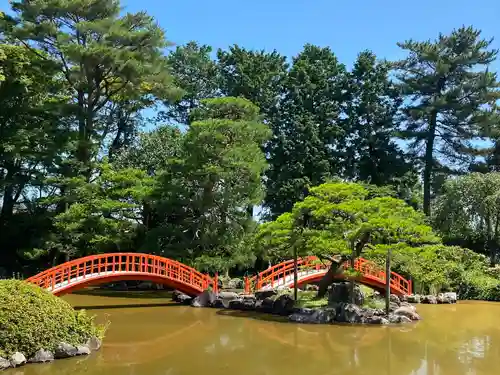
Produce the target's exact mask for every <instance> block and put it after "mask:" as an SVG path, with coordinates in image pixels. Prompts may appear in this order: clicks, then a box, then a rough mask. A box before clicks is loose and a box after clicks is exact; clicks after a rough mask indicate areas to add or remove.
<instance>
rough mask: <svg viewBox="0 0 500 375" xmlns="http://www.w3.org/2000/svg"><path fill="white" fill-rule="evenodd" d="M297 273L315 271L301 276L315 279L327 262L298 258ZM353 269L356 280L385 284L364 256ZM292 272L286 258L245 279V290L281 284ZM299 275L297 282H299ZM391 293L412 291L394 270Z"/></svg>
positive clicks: (348, 265)
mask: <svg viewBox="0 0 500 375" xmlns="http://www.w3.org/2000/svg"><path fill="white" fill-rule="evenodd" d="M297 263H298V271H299V273H301V272H304V271H317V272H311V273H310V274H309V275H306V276H303V277H302V279H304V278H307V279H308V281H317V280H315V279H318V280H319V279H320V278H321V277H322V276H323V275H324V274H325V273H326V271H327V270H328V268H329V266H330V265H329V264H325V263H322V262H321V261H320V260H319V259H318V258H317V257H314V256H310V257H305V258H299V259H298V262H297ZM343 267H344V269H346V270H347V269H349V268H350V264H349V263H345V264H344V266H343ZM354 269H355V270H356V271H358V272H359V273H360V276H353V278H354V279H356V280H357V281H358V282H360V283H362V284H367V285H370V286H373V287H376V288H378V289H383V288H384V287H385V284H386V274H385V272H384V271H382V270H381V269H380V267H379V266H378V265H376V264H375V263H373V262H371V261H369V260H366V259H364V258H357V259H356V260H355V262H354ZM293 272H294V265H293V260H287V261H284V262H282V263H278V264H276V265H274V266H272V267H270V268H268V269H267V270H264V271H262V272H260V273H259V274H257V275H256V276H253V277H251V278H246V279H245V291H246V292H247V293H248V292H250V290H251V289H252V285H253V289H254V290H261V289H262V288H264V287H266V286H270V287H271V288H274V287H277V286H279V285H283V279H285V278H286V277H288V276H290V277H291V276H292V275H293ZM341 277H343V278H349V277H348V276H346V275H341ZM301 281H303V280H301V277H299V282H301ZM390 287H391V293H394V294H399V295H401V294H404V295H408V294H411V293H412V283H411V281H409V280H406V279H405V278H404V277H403V276H401V275H399V274H397V273H396V272H391V285H390Z"/></svg>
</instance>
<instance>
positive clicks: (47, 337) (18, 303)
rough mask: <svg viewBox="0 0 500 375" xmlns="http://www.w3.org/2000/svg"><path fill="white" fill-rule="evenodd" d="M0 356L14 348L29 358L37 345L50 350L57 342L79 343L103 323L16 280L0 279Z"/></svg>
mask: <svg viewBox="0 0 500 375" xmlns="http://www.w3.org/2000/svg"><path fill="white" fill-rule="evenodd" d="M0 300H1V301H2V304H1V305H0V330H1V331H2V334H1V335H0V356H2V357H7V356H8V355H11V354H13V353H14V352H16V351H19V352H21V353H23V354H24V355H25V356H26V357H27V358H30V357H31V356H33V354H35V352H36V351H37V350H39V349H46V350H51V351H54V350H55V349H56V347H57V345H58V344H59V343H61V342H66V343H68V344H72V345H82V344H85V343H86V342H87V340H88V339H89V338H90V337H92V336H96V337H98V338H102V337H103V335H104V327H97V326H95V325H94V324H93V319H92V318H91V317H89V316H87V315H86V313H85V311H83V310H80V311H75V310H74V309H73V308H72V307H71V306H70V305H69V304H68V303H67V302H65V301H63V300H62V299H60V298H58V297H55V296H53V295H52V294H50V293H48V292H46V291H44V290H42V289H40V288H39V287H37V286H34V285H30V284H28V283H25V282H24V281H18V280H0Z"/></svg>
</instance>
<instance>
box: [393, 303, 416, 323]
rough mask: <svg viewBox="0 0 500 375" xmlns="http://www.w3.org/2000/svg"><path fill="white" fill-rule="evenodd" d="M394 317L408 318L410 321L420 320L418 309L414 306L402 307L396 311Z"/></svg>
mask: <svg viewBox="0 0 500 375" xmlns="http://www.w3.org/2000/svg"><path fill="white" fill-rule="evenodd" d="M394 315H400V316H406V317H407V318H408V319H410V320H420V319H421V318H420V315H418V314H417V309H415V306H412V305H409V304H408V305H402V306H400V307H398V308H397V309H396V310H394Z"/></svg>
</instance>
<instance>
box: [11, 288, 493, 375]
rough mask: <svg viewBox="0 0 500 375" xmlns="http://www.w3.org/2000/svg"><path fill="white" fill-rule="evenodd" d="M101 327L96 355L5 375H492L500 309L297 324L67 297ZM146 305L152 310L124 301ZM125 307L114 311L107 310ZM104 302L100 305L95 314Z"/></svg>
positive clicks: (462, 308) (434, 310)
mask: <svg viewBox="0 0 500 375" xmlns="http://www.w3.org/2000/svg"><path fill="white" fill-rule="evenodd" d="M65 298H67V299H68V301H70V302H71V303H72V304H74V305H78V306H99V309H95V310H93V312H94V313H95V314H96V315H97V319H98V320H100V321H105V320H107V319H109V320H110V321H111V326H110V329H109V331H108V334H107V337H106V340H105V345H104V347H103V348H102V349H101V351H99V352H97V353H95V354H93V355H91V356H89V357H85V358H83V357H82V358H74V359H69V360H59V361H56V362H54V363H52V364H48V365H30V366H26V367H22V368H19V369H14V370H9V371H7V372H6V374H7V375H13V374H16V375H38V374H47V375H70V374H71V375H79V374H88V375H105V374H106V375H107V374H110V373H116V374H123V375H167V374H168V375H183V374H186V375H187V374H189V375H192V374H205V375H221V374H239V375H283V374H287V375H299V374H300V375H303V374H314V375H364V374H366V375H368V374H369V375H374V374H375V375H494V374H498V373H499V372H498V371H497V370H498V369H497V362H498V358H500V357H499V356H500V330H499V329H498V328H497V316H499V313H500V305H496V304H494V303H460V304H458V305H456V306H445V305H439V306H429V305H422V306H419V311H420V313H421V315H422V316H423V318H424V320H423V321H421V322H418V323H417V324H412V325H405V326H395V327H378V326H347V325H345V326H324V325H297V324H289V323H286V322H277V321H269V320H263V318H264V317H262V316H259V315H252V316H249V315H248V314H244V313H238V312H226V311H224V312H218V311H216V310H211V309H194V308H189V307H182V306H175V305H174V306H172V305H163V304H162V303H159V302H166V300H165V301H158V298H155V299H151V300H147V299H144V298H142V299H131V298H127V299H126V301H125V299H124V298H119V297H96V296H85V295H70V296H67V297H65ZM148 303H151V304H154V305H155V306H156V307H142V306H141V307H133V306H131V305H140V304H142V305H143V304H148ZM117 305H126V307H123V308H111V307H113V306H117ZM103 306H108V307H109V308H104V307H103Z"/></svg>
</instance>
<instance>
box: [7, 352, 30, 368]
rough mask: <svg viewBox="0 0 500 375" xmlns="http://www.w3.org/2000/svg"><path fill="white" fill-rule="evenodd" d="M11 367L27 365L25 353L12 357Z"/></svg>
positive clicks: (16, 353)
mask: <svg viewBox="0 0 500 375" xmlns="http://www.w3.org/2000/svg"><path fill="white" fill-rule="evenodd" d="M9 359H10V365H11V366H12V367H17V366H21V365H24V364H25V363H26V357H25V356H24V354H23V353H19V352H15V353H14V354H12V355H11V356H10V358H9Z"/></svg>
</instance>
